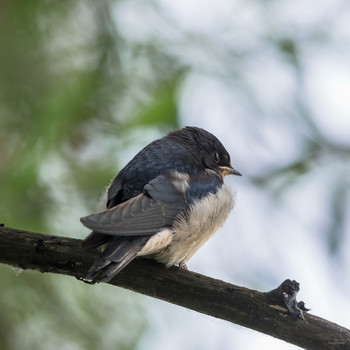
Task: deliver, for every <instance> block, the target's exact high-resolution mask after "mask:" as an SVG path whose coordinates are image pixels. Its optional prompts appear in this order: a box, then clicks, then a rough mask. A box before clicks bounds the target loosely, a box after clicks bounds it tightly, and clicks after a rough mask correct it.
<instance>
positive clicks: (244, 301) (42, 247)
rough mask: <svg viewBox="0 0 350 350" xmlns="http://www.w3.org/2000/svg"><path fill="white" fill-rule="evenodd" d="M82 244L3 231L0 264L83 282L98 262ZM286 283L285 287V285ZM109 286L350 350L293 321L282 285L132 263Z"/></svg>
mask: <svg viewBox="0 0 350 350" xmlns="http://www.w3.org/2000/svg"><path fill="white" fill-rule="evenodd" d="M80 242H81V241H80V240H78V239H72V238H66V237H59V236H51V235H47V234H40V233H34V232H27V231H22V230H16V229H12V228H8V227H0V262H1V263H5V264H8V265H11V266H15V267H20V268H22V269H33V270H37V271H40V272H52V273H59V274H64V275H71V276H75V277H77V278H82V277H83V276H85V275H86V273H87V270H88V269H89V267H90V266H91V265H92V263H93V261H94V260H95V259H96V255H97V253H98V251H97V250H96V249H92V250H83V249H81V248H80ZM284 283H285V282H284ZM110 284H113V285H115V286H119V287H123V288H127V289H130V290H133V291H135V292H138V293H142V294H145V295H148V296H151V297H154V298H158V299H161V300H165V301H168V302H170V303H173V304H176V305H180V306H183V307H185V308H188V309H192V310H195V311H198V312H201V313H203V314H206V315H210V316H213V317H217V318H221V319H223V320H226V321H229V322H232V323H236V324H238V325H241V326H244V327H247V328H250V329H254V330H256V331H258V332H262V333H265V334H268V335H271V336H273V337H276V338H279V339H282V340H284V341H286V342H289V343H292V344H295V345H298V346H300V347H302V348H305V349H311V350H313V349H315V350H322V349H327V350H330V349H337V350H340V349H350V331H349V330H348V329H346V328H344V327H341V326H339V325H337V324H335V323H332V322H329V321H327V320H324V319H322V318H319V317H317V316H314V315H310V314H305V315H304V319H301V318H298V319H297V320H294V319H293V318H292V317H291V316H290V315H289V312H288V310H287V308H286V307H285V303H284V301H283V300H284V296H283V284H282V285H281V286H280V287H278V288H276V289H275V290H273V291H271V292H268V293H262V292H258V291H255V290H250V289H247V288H243V287H239V286H236V285H232V284H229V283H226V282H223V281H220V280H216V279H213V278H209V277H206V276H203V275H200V274H198V273H194V272H189V271H184V270H180V269H178V268H176V267H173V268H170V269H165V268H164V267H163V265H160V264H157V263H155V262H153V261H148V260H146V259H139V260H135V261H133V262H132V263H131V264H130V265H129V266H128V267H126V268H125V269H124V270H123V271H122V272H120V273H119V274H118V275H117V277H116V278H114V279H113V280H112V281H111V282H110Z"/></svg>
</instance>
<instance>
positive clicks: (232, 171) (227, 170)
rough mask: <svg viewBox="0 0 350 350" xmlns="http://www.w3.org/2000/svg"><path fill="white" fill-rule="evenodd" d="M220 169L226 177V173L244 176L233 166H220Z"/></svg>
mask: <svg viewBox="0 0 350 350" xmlns="http://www.w3.org/2000/svg"><path fill="white" fill-rule="evenodd" d="M219 169H220V171H221V176H222V178H224V177H225V176H226V175H237V176H242V174H241V173H240V172H239V171H238V170H236V169H234V168H232V166H219Z"/></svg>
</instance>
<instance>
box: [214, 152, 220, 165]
mask: <svg viewBox="0 0 350 350" xmlns="http://www.w3.org/2000/svg"><path fill="white" fill-rule="evenodd" d="M214 160H215V162H216V163H219V161H220V154H219V152H215V153H214Z"/></svg>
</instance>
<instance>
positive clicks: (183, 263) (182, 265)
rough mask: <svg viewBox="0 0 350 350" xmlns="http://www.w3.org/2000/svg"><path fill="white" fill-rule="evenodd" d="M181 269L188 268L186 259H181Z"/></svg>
mask: <svg viewBox="0 0 350 350" xmlns="http://www.w3.org/2000/svg"><path fill="white" fill-rule="evenodd" d="M179 269H181V270H188V268H187V265H186V262H185V261H181V262H180V264H179Z"/></svg>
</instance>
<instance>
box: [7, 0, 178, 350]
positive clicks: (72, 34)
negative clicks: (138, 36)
mask: <svg viewBox="0 0 350 350" xmlns="http://www.w3.org/2000/svg"><path fill="white" fill-rule="evenodd" d="M110 6H111V3H110V2H109V1H99V2H94V1H87V2H85V1H78V2H73V3H72V2H70V1H59V2H51V1H44V0H37V1H29V2H26V1H8V0H5V1H3V2H2V5H1V11H0V85H1V91H0V143H1V152H0V193H1V199H2V200H1V202H0V213H1V216H0V222H3V223H5V224H6V225H8V226H13V227H17V228H24V229H28V230H38V231H49V232H52V233H61V234H65V235H72V236H75V237H77V236H79V235H80V236H81V237H82V236H83V235H86V234H87V233H88V232H86V231H85V230H84V228H83V227H81V225H80V224H79V216H82V215H85V214H87V213H88V211H90V210H93V207H94V206H95V202H97V200H98V198H99V196H100V193H101V191H102V190H103V188H104V186H106V185H108V183H109V181H110V179H111V178H112V177H113V176H114V174H115V173H116V170H117V169H118V167H120V165H119V164H118V162H119V157H118V155H117V154H116V153H118V149H119V150H120V151H121V150H122V149H123V148H124V147H125V145H126V143H127V141H128V139H129V136H128V135H129V134H130V132H131V131H132V130H133V129H134V128H137V127H140V126H142V127H147V128H155V129H157V128H158V127H159V126H162V127H163V128H170V127H174V126H176V124H177V123H176V120H177V109H176V100H175V96H176V90H177V86H178V84H179V76H180V74H179V72H177V71H171V72H170V75H173V78H170V79H164V70H165V69H166V67H165V66H164V67H163V68H161V65H159V67H160V69H159V70H157V72H156V73H155V75H154V76H153V79H152V82H151V81H149V77H146V76H145V75H144V74H143V73H142V72H140V74H139V75H137V76H135V74H134V72H133V71H132V70H131V69H130V67H129V65H131V64H132V58H131V60H130V61H128V62H126V63H125V64H124V65H122V64H121V63H120V60H119V56H120V54H121V52H124V51H125V50H131V51H132V52H134V53H132V55H131V57H133V56H135V59H137V57H138V55H140V54H139V53H138V50H133V49H132V48H130V46H128V45H126V43H125V42H124V41H123V40H122V39H121V38H120V37H119V35H118V32H117V30H116V28H115V23H114V21H113V20H112V18H111V17H110V14H111V8H110ZM142 56H143V59H144V60H145V61H149V62H150V61H151V60H153V58H154V49H153V48H151V47H150V48H149V49H148V48H145V49H144V50H143V51H142ZM153 63H154V62H153ZM153 63H152V64H153ZM157 75H159V77H160V76H162V78H161V79H159V78H158V77H157ZM145 85H147V86H148V89H147V98H146V100H144V96H145V92H144V91H141V89H138V86H145ZM130 90H133V94H129V93H128V91H130ZM141 92H142V96H143V98H141V97H140V96H141V95H140V93H141ZM125 101H127V102H126V103H125ZM141 141H142V140H141ZM86 206H87V207H89V209H87V208H86ZM0 275H1V281H2V282H1V285H0V294H1V299H0V313H1V318H0V328H1V329H0V347H1V349H3V350H6V349H11V350H13V349H23V348H27V349H50V348H52V349H58V348H63V347H67V348H69V349H96V348H98V349H133V348H134V347H135V346H136V344H137V342H138V340H139V338H140V336H141V335H142V330H143V329H144V327H145V324H146V320H145V316H144V311H143V310H142V307H141V306H140V302H139V301H138V300H139V299H137V298H135V296H134V295H130V293H124V292H121V291H118V290H115V288H113V289H109V288H108V286H98V287H94V288H91V287H88V286H86V285H83V284H81V283H78V282H77V281H74V280H72V279H71V278H62V277H59V276H53V277H50V278H49V277H48V276H44V275H41V274H37V273H33V272H23V273H20V274H16V273H14V270H13V269H9V268H7V267H5V266H1V267H0Z"/></svg>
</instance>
